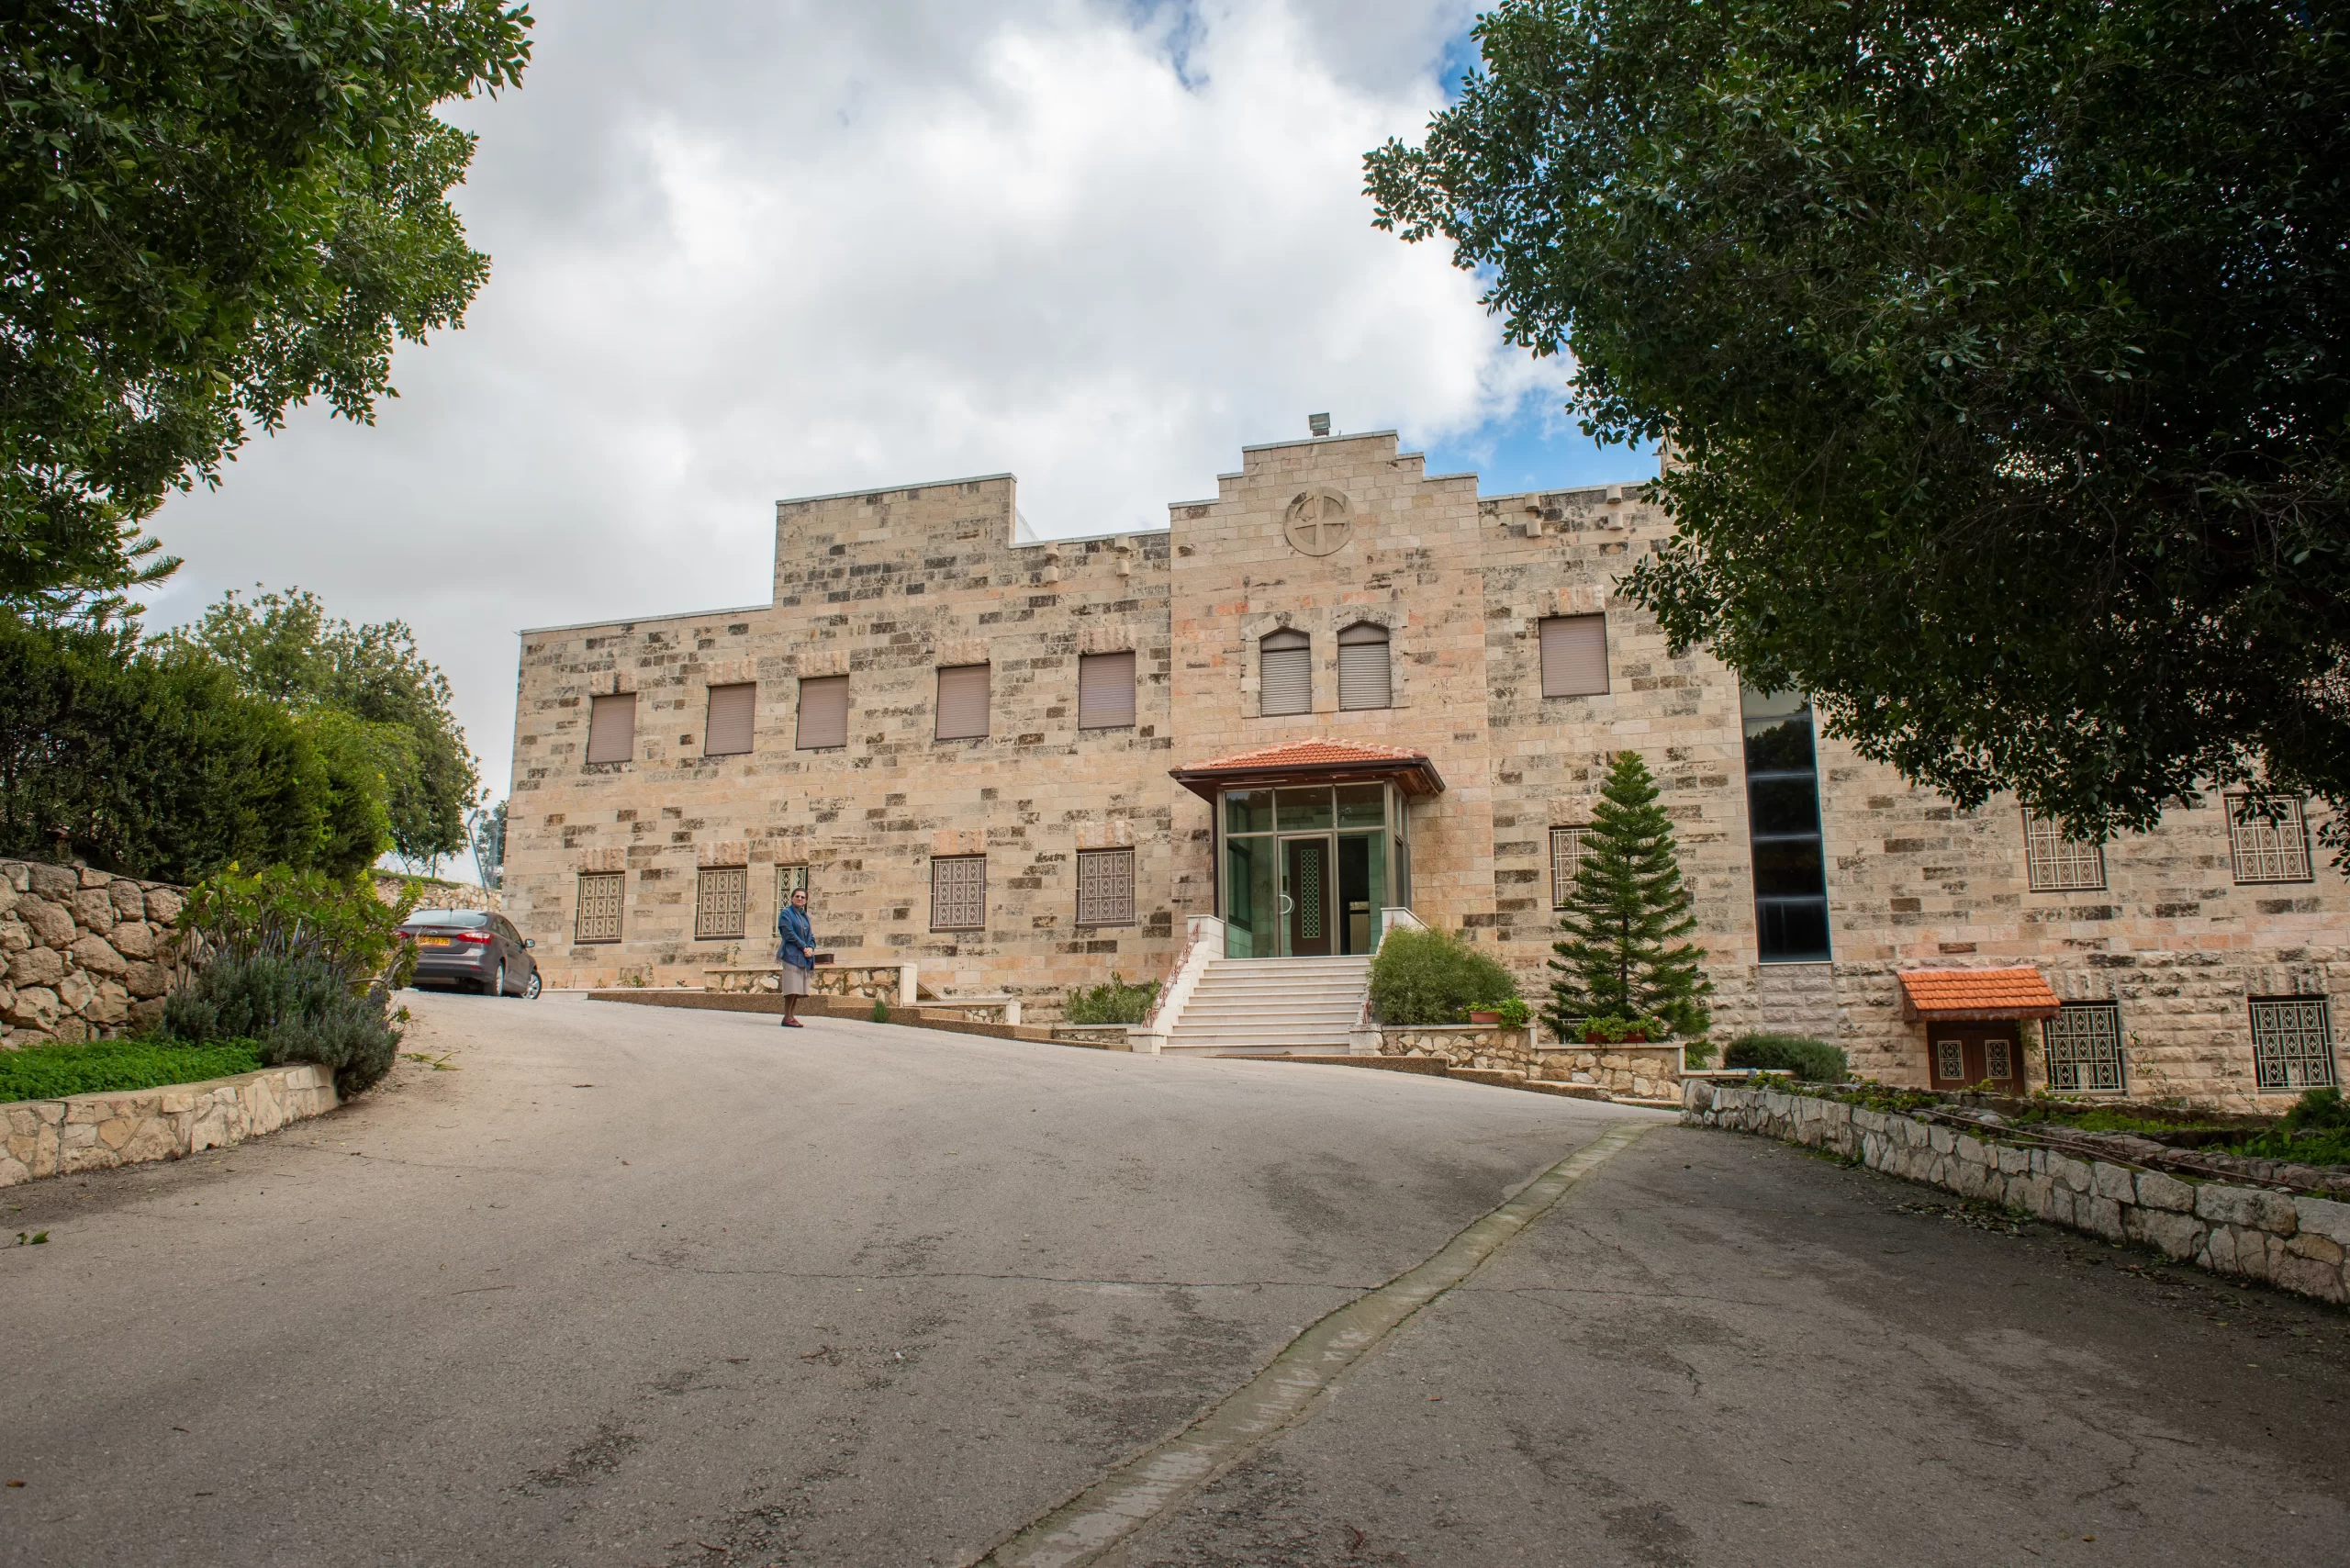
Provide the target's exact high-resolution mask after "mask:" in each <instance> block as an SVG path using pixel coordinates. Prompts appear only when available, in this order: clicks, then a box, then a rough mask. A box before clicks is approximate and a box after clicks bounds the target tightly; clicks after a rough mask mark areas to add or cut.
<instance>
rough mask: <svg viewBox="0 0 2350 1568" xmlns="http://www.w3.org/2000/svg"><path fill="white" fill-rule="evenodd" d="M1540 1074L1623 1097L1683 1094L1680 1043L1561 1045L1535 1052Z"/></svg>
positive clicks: (1667, 1098)
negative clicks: (1590, 1086) (1588, 1085)
mask: <svg viewBox="0 0 2350 1568" xmlns="http://www.w3.org/2000/svg"><path fill="white" fill-rule="evenodd" d="M1535 1059H1536V1062H1537V1065H1538V1066H1539V1069H1540V1070H1539V1073H1538V1074H1537V1076H1538V1077H1540V1078H1545V1079H1550V1080H1553V1081H1557V1082H1560V1083H1589V1084H1594V1085H1596V1086H1597V1087H1599V1088H1601V1089H1605V1090H1606V1091H1607V1092H1608V1093H1609V1094H1611V1095H1614V1096H1615V1097H1617V1099H1622V1100H1671V1099H1674V1098H1677V1097H1678V1096H1679V1095H1680V1093H1681V1047H1679V1046H1677V1045H1656V1044H1620V1045H1599V1046H1587V1045H1559V1046H1543V1047H1540V1048H1539V1049H1538V1050H1537V1051H1536V1052H1535Z"/></svg>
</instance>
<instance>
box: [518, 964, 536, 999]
mask: <svg viewBox="0 0 2350 1568" xmlns="http://www.w3.org/2000/svg"><path fill="white" fill-rule="evenodd" d="M539 986H540V980H539V971H538V970H536V969H532V971H531V978H530V979H529V980H524V981H523V982H522V1000H523V1001H525V1002H536V1001H537V1000H538V999H539Z"/></svg>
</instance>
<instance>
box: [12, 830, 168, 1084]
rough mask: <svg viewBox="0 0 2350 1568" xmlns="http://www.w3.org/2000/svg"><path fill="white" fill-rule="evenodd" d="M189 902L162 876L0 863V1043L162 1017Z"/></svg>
mask: <svg viewBox="0 0 2350 1568" xmlns="http://www.w3.org/2000/svg"><path fill="white" fill-rule="evenodd" d="M182 902H184V899H183V895H182V894H181V892H180V890H178V889H176V888H172V887H167V886H165V885H164V884H162V883H161V882H142V881H140V880H138V879H136V878H131V877H117V876H115V875H113V874H112V873H110V872H106V871H94V870H92V869H90V868H88V867H86V866H50V865H44V864H41V863H39V862H38V861H27V860H0V970H4V971H5V972H0V1045H6V1046H29V1045H38V1044H40V1043H42V1042H45V1041H50V1040H89V1039H99V1038H103V1037H105V1036H109V1035H113V1034H116V1033H118V1032H119V1031H121V1030H122V1029H123V1028H125V1027H126V1026H128V1025H132V1024H143V1023H147V1022H150V1021H151V1020H152V1019H154V1018H155V1017H156V1016H158V1015H159V1014H161V1013H162V1006H163V1001H162V999H163V992H164V991H166V990H168V989H169V988H170V986H171V982H172V980H173V976H174V974H176V972H177V970H178V964H179V936H178V933H176V932H175V931H173V929H172V922H173V920H175V919H176V918H178V916H179V913H180V906H181V904H182Z"/></svg>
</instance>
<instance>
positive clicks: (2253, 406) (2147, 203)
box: [1368, 0, 2350, 838]
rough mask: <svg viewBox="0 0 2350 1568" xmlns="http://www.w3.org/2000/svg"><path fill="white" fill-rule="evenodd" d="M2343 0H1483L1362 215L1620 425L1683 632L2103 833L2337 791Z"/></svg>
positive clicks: (1842, 718)
mask: <svg viewBox="0 0 2350 1568" xmlns="http://www.w3.org/2000/svg"><path fill="white" fill-rule="evenodd" d="M2344 15H2345V8H2344V4H2343V0H2166V3H2162V4H2152V3H2147V4H2113V3H2112V0H2048V3H2046V4H2039V5H2031V6H2015V5H2011V4H2007V3H2006V0H1997V3H1992V0H1926V3H1903V0H1858V3H1855V0H1501V3H1500V4H1499V5H1497V6H1495V7H1494V10H1493V11H1491V12H1490V13H1489V14H1487V15H1486V16H1485V17H1483V18H1482V19H1481V20H1480V22H1479V23H1478V26H1477V38H1478V41H1479V43H1480V45H1481V47H1482V50H1483V62H1484V69H1483V72H1482V73H1480V74H1478V75H1476V76H1473V77H1472V78H1471V79H1470V80H1469V81H1468V82H1467V83H1465V84H1464V86H1463V90H1462V93H1461V95H1460V99H1459V101H1458V103H1457V104H1456V105H1455V106H1453V107H1452V108H1449V109H1448V110H1446V111H1444V112H1442V113H1440V114H1438V116H1437V117H1436V118H1435V120H1434V121H1433V123H1432V124H1431V125H1430V127H1429V129H1428V133H1427V138H1426V140H1425V141H1424V142H1422V143H1421V144H1420V145H1418V146H1407V145H1404V144H1403V143H1401V142H1391V143H1390V144H1389V145H1387V146H1386V147H1384V148H1382V149H1381V150H1379V151H1375V152H1373V153H1371V155H1370V158H1369V162H1368V170H1369V182H1370V190H1371V195H1372V196H1373V197H1374V199H1375V201H1376V204H1377V208H1378V210H1377V218H1376V220H1377V222H1378V223H1379V224H1381V225H1382V226H1384V227H1392V228H1394V229H1396V230H1400V231H1401V232H1402V233H1403V235H1404V237H1405V238H1407V239H1413V240H1417V239H1423V238H1427V237H1429V236H1432V235H1438V234H1441V235H1444V236H1446V237H1448V238H1449V240H1450V241H1452V242H1453V244H1454V245H1455V247H1456V251H1455V256H1456V260H1457V261H1458V262H1459V263H1460V264H1461V265H1462V266H1464V267H1474V268H1480V269H1489V271H1488V273H1487V275H1489V276H1490V278H1491V280H1492V286H1491V289H1490V292H1489V294H1488V296H1487V299H1488V302H1489V304H1490V305H1491V306H1492V308H1494V310H1496V311H1497V312H1499V313H1501V314H1502V315H1504V317H1505V319H1506V322H1507V330H1508V332H1509V334H1510V336H1511V337H1512V338H1513V339H1514V340H1515V341H1516V342H1519V343H1521V344H1524V345H1526V346H1527V347H1528V348H1530V349H1532V350H1534V351H1535V352H1536V353H1539V354H1550V353H1571V354H1572V361H1573V369H1572V379H1571V381H1570V387H1571V393H1572V403H1571V407H1572V409H1574V410H1575V411H1577V412H1578V413H1579V414H1580V415H1581V417H1582V419H1583V425H1584V429H1585V430H1586V431H1589V432H1591V433H1593V434H1595V435H1596V436H1598V437H1600V438H1601V439H1603V440H1606V441H1617V442H1625V441H1636V440H1637V441H1648V442H1654V441H1661V440H1663V439H1665V438H1667V437H1668V436H1669V437H1670V439H1671V441H1672V442H1673V448H1674V449H1675V451H1676V453H1677V454H1678V457H1677V461H1675V462H1673V463H1671V464H1668V465H1667V467H1666V471H1665V473H1664V474H1663V476H1662V480H1661V482H1660V486H1659V491H1658V493H1659V494H1660V495H1661V496H1662V499H1663V501H1664V503H1665V504H1666V505H1667V506H1668V507H1669V508H1670V509H1671V510H1672V512H1673V517H1674V520H1675V522H1676V524H1677V527H1678V532H1679V538H1678V541H1677V543H1673V545H1671V546H1670V547H1668V548H1667V549H1666V550H1665V551H1664V552H1663V553H1662V554H1658V555H1655V556H1653V557H1651V559H1649V560H1647V561H1644V562H1643V563H1641V565H1640V566H1639V570H1638V571H1636V572H1635V573H1634V574H1633V576H1632V578H1631V582H1632V587H1633V591H1634V592H1635V593H1636V594H1637V595H1638V596H1639V598H1640V599H1642V600H1643V601H1644V602H1645V603H1646V604H1647V605H1648V606H1649V607H1651V609H1653V610H1655V611H1656V612H1657V614H1658V615H1659V617H1660V619H1661V620H1662V623H1663V626H1664V628H1665V630H1666V632H1667V633H1668V634H1669V635H1670V637H1671V639H1672V640H1673V643H1674V644H1675V645H1676V646H1686V645H1688V644H1692V643H1706V644H1710V646H1711V647H1712V648H1713V650H1714V651H1715V652H1717V653H1718V654H1719V655H1721V656H1722V657H1723V658H1724V659H1726V660H1727V661H1728V662H1729V663H1730V664H1731V665H1732V666H1736V667H1737V668H1738V670H1739V671H1740V673H1741V674H1742V675H1743V676H1744V678H1745V679H1746V681H1747V683H1748V684H1749V685H1751V686H1753V687H1755V688H1757V689H1763V690H1785V689H1800V690H1805V691H1808V692H1810V693H1812V694H1813V696H1814V698H1815V700H1816V701H1817V703H1818V707H1819V708H1820V710H1821V711H1822V713H1823V714H1824V716H1825V717H1826V719H1827V721H1828V723H1829V727H1830V730H1831V731H1832V732H1833V733H1836V734H1841V735H1844V736H1846V737H1849V738H1850V739H1851V740H1852V742H1853V744H1854V745H1856V746H1857V748H1858V749H1859V750H1860V751H1861V752H1862V753H1863V755H1864V756H1871V757H1874V758H1877V759H1879V760H1882V761H1886V762H1889V763H1891V764H1893V765H1894V766H1896V767H1898V768H1900V769H1901V770H1902V771H1903V772H1904V773H1906V774H1907V775H1908V776H1909V777H1910V778H1913V779H1916V780H1919V781H1921V782H1923V783H1926V784H1929V785H1930V786H1932V787H1934V788H1936V789H1938V790H1942V791H1943V792H1944V793H1945V794H1947V795H1949V796H1951V797H1952V798H1953V799H1954V800H1956V801H1959V802H1960V803H1962V804H1964V805H1974V804H1976V803H1979V802H1980V801H1983V800H1984V799H1986V797H1987V796H1988V795H1990V794H1991V793H1992V792H1994V791H1996V790H2014V791H2015V792H2016V793H2018V794H2020V796H2022V797H2023V799H2024V801H2026V802H2027V803H2028V804H2029V805H2031V807H2032V808H2033V809H2034V810H2035V811H2038V812H2043V813H2045V814H2048V815H2051V816H2054V817H2056V818H2059V819H2061V820H2063V821H2065V823H2068V824H2069V826H2070V827H2071V828H2072V829H2073V830H2074V831H2075V833H2076V834H2079V835H2081V836H2085V837H2088V838H2099V837H2103V836H2105V835H2107V834H2109V833H2111V832H2113V831H2115V830H2117V829H2120V828H2134V827H2143V826H2146V825H2148V824H2150V823H2152V822H2153V821H2154V819H2155V818H2156V817H2157V816H2158V815H2159V813H2160V812H2161V811H2162V809H2163V808H2164V807H2165V805H2166V804H2169V803H2173V802H2177V801H2185V800H2190V799H2193V798H2194V797H2195V795H2196V792H2197V791H2198V790H2199V788H2201V787H2202V786H2204V785H2205V784H2207V783H2208V782H2210V781H2212V780H2230V779H2235V778H2244V777H2246V776H2248V775H2258V774H2265V775H2266V778H2268V780H2269V781H2270V782H2272V783H2273V784H2275V785H2276V786H2277V787H2278V788H2281V789H2286V790H2307V791H2310V792H2313V793H2316V794H2319V795H2322V796H2325V797H2327V798H2329V799H2331V800H2332V801H2334V802H2335V803H2336V804H2337V805H2341V804H2350V510H2345V502H2350V358H2345V349H2350V332H2346V331H2345V329H2350V34H2345V31H2344Z"/></svg>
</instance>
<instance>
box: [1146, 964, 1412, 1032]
mask: <svg viewBox="0 0 2350 1568" xmlns="http://www.w3.org/2000/svg"><path fill="white" fill-rule="evenodd" d="M1370 989H1371V960H1370V959H1369V958H1217V959H1214V960H1213V961H1212V962H1210V963H1209V965H1208V967H1207V969H1206V970H1205V971H1204V972H1203V973H1202V974H1201V976H1200V980H1199V984H1198V987H1197V988H1196V989H1195V990H1193V991H1192V995H1191V1000H1190V1001H1189V1002H1186V1003H1185V1004H1184V1007H1183V1011H1182V1013H1181V1015H1180V1016H1178V1017H1177V1018H1176V1020H1175V1024H1174V1027H1173V1029H1172V1030H1171V1031H1170V1032H1169V1035H1168V1039H1167V1049H1168V1051H1169V1052H1170V1053H1175V1054H1181V1055H1208V1054H1213V1055H1217V1056H1287V1055H1290V1054H1292V1053H1304V1054H1308V1055H1318V1056H1331V1055H1343V1054H1345V1053H1346V1052H1347V1051H1348V1049H1349V1048H1350V1047H1352V1044H1353V1039H1354V1031H1355V1024H1356V1022H1357V1020H1359V1019H1360V1017H1361V1016H1362V1002H1363V997H1364V995H1365V994H1366V993H1367V992H1369V991H1370Z"/></svg>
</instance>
